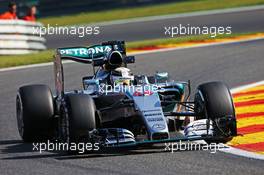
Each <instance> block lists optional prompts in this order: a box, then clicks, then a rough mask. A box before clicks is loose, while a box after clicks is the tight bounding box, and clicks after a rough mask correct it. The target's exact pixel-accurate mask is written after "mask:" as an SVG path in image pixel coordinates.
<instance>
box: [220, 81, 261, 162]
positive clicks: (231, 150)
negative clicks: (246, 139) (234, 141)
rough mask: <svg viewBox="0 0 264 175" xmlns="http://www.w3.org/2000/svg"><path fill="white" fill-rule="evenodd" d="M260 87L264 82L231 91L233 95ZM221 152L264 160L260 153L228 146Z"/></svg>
mask: <svg viewBox="0 0 264 175" xmlns="http://www.w3.org/2000/svg"><path fill="white" fill-rule="evenodd" d="M260 85H264V80H262V81H258V82H255V83H251V84H247V85H243V86H239V87H236V88H232V89H231V93H232V94H234V93H238V92H241V91H243V90H246V89H249V88H253V87H256V86H260ZM219 151H222V152H225V153H231V154H235V155H238V156H243V157H248V158H253V159H260V160H264V155H261V154H258V153H254V152H250V151H245V150H242V149H238V148H234V147H231V146H228V145H226V148H222V149H220V150H219Z"/></svg>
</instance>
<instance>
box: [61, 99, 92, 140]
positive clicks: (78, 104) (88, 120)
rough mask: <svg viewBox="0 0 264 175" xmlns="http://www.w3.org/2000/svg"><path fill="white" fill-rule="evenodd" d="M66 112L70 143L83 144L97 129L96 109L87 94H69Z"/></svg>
mask: <svg viewBox="0 0 264 175" xmlns="http://www.w3.org/2000/svg"><path fill="white" fill-rule="evenodd" d="M65 100H66V109H67V110H66V111H67V116H68V117H67V118H68V121H69V122H68V129H69V131H68V132H69V141H70V142H81V141H83V140H85V139H87V137H88V136H89V131H92V130H93V129H95V128H96V116H95V114H96V107H95V104H94V100H93V98H92V97H91V96H90V95H87V94H67V95H66V97H65Z"/></svg>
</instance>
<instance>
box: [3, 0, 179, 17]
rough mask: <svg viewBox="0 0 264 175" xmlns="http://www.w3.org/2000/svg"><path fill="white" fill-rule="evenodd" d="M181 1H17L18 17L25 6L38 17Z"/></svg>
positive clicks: (4, 3) (22, 12)
mask: <svg viewBox="0 0 264 175" xmlns="http://www.w3.org/2000/svg"><path fill="white" fill-rule="evenodd" d="M175 1H183V0H19V1H18V0H17V1H13V2H16V3H17V5H18V7H19V11H20V12H19V13H18V15H19V16H23V15H24V12H25V11H26V6H30V5H32V4H35V5H37V6H38V10H39V15H38V16H39V17H45V16H56V15H65V14H74V13H80V12H82V11H98V10H106V9H114V8H120V7H135V6H146V5H151V4H159V3H168V2H175ZM8 2H9V1H7V0H0V13H2V12H4V11H6V9H7V5H8Z"/></svg>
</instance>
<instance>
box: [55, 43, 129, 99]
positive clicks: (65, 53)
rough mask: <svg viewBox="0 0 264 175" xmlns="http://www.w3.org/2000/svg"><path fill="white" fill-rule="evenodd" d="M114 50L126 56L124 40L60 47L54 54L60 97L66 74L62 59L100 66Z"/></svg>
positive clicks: (57, 91) (56, 83)
mask: <svg viewBox="0 0 264 175" xmlns="http://www.w3.org/2000/svg"><path fill="white" fill-rule="evenodd" d="M113 51H118V52H120V53H121V54H122V56H123V57H124V58H125V57H126V47H125V42H124V41H108V42H104V43H102V44H101V45H93V46H90V47H69V48H58V49H56V51H55V55H54V75H55V88H56V93H57V96H58V97H61V96H63V95H64V75H63V66H62V60H72V61H76V62H81V63H86V64H92V65H93V66H100V65H102V64H104V61H105V59H106V57H107V55H108V54H109V53H111V52H113Z"/></svg>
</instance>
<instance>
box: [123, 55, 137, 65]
mask: <svg viewBox="0 0 264 175" xmlns="http://www.w3.org/2000/svg"><path fill="white" fill-rule="evenodd" d="M124 61H125V63H126V64H130V63H135V56H126V57H125V60H124Z"/></svg>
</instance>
